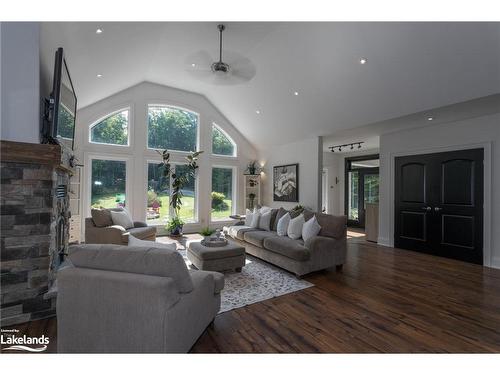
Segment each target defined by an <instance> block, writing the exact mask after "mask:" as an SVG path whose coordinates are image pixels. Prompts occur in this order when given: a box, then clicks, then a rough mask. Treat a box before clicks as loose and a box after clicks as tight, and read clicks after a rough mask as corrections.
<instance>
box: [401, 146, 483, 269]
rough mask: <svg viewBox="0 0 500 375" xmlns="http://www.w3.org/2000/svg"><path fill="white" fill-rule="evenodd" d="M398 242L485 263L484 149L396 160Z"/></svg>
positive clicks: (434, 252) (430, 251) (412, 248)
mask: <svg viewBox="0 0 500 375" xmlns="http://www.w3.org/2000/svg"><path fill="white" fill-rule="evenodd" d="M395 166H396V171H395V216H394V217H395V218H396V220H395V228H394V229H395V231H394V233H395V237H394V244H395V246H396V247H400V248H404V249H409V250H416V251H421V252H426V253H431V254H434V255H440V256H445V257H450V258H455V259H460V260H464V261H468V262H473V263H478V264H482V263H483V243H482V242H483V150H482V149H474V150H463V151H452V152H443V153H435V154H425V155H412V156H404V157H399V158H396V160H395Z"/></svg>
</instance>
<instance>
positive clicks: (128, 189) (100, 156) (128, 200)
mask: <svg viewBox="0 0 500 375" xmlns="http://www.w3.org/2000/svg"><path fill="white" fill-rule="evenodd" d="M85 160H86V163H85V164H86V166H85V167H84V179H85V180H84V181H85V189H86V190H87V191H86V192H85V194H84V201H85V203H84V204H85V211H84V212H85V213H86V215H87V216H86V217H90V205H91V202H92V160H111V161H123V162H125V208H126V209H127V210H128V211H129V212H130V208H131V207H133V206H132V204H133V195H132V186H131V183H132V181H131V179H130V176H131V175H132V162H131V160H132V157H130V156H122V155H114V154H106V153H86V155H85Z"/></svg>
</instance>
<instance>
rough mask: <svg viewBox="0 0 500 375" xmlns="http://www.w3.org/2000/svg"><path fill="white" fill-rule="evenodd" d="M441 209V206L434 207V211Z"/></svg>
mask: <svg viewBox="0 0 500 375" xmlns="http://www.w3.org/2000/svg"><path fill="white" fill-rule="evenodd" d="M441 210H442V208H441V207H434V211H436V212H439V211H441Z"/></svg>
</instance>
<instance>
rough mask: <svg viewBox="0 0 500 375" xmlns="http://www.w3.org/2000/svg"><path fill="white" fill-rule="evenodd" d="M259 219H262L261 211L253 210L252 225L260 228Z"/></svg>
mask: <svg viewBox="0 0 500 375" xmlns="http://www.w3.org/2000/svg"><path fill="white" fill-rule="evenodd" d="M259 220H260V212H256V211H254V212H253V215H252V222H251V223H250V226H251V227H252V228H258V227H259Z"/></svg>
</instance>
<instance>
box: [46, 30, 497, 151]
mask: <svg viewBox="0 0 500 375" xmlns="http://www.w3.org/2000/svg"><path fill="white" fill-rule="evenodd" d="M225 24H226V26H227V30H226V32H225V34H224V48H225V49H228V50H230V51H233V52H234V53H235V54H239V55H242V56H244V57H246V58H248V59H250V60H251V62H252V63H253V64H254V65H255V68H256V74H255V77H254V78H253V79H252V80H251V81H249V82H246V83H243V84H241V85H233V86H220V85H212V84H209V83H207V82H203V81H199V80H197V79H196V78H194V77H193V76H192V75H190V74H189V72H188V67H187V66H186V65H187V63H188V61H187V60H186V59H188V58H189V56H192V55H193V54H195V53H196V52H198V51H201V50H206V51H208V52H209V53H211V54H212V55H214V56H215V55H216V54H217V48H218V40H217V38H218V31H217V28H216V25H217V23H215V22H214V23H201V22H198V23H172V22H170V23H168V22H164V23H123V22H122V23H89V22H81V23H55V22H54V23H43V24H42V28H41V65H42V72H45V74H46V75H51V71H52V65H53V54H54V52H55V49H56V48H57V47H59V46H62V47H64V48H65V54H66V59H67V61H68V65H69V69H70V72H71V75H72V79H73V83H74V86H75V90H76V92H77V96H78V101H79V107H80V108H82V107H85V106H87V105H89V104H92V103H94V102H96V101H98V100H100V99H103V98H105V97H107V96H109V95H112V94H114V93H116V92H118V91H120V90H122V89H125V88H127V87H130V86H132V85H134V84H137V83H139V82H142V81H151V82H155V83H159V84H164V85H168V86H173V87H177V88H181V89H184V90H189V91H194V92H197V93H201V94H203V95H205V96H206V97H207V98H208V99H209V100H210V101H211V102H212V103H213V104H214V105H216V106H217V107H218V108H219V110H220V111H221V112H222V113H223V114H224V115H225V116H226V117H227V118H228V120H229V121H231V122H232V123H233V124H234V125H235V126H236V127H237V128H238V130H239V131H240V132H241V133H242V134H243V135H244V136H245V137H247V139H248V140H249V141H250V142H251V143H252V144H254V146H256V147H257V148H258V149H265V148H267V147H270V146H271V145H275V144H284V143H288V142H291V141H296V140H299V139H302V138H309V137H312V136H320V135H323V136H325V135H331V134H334V133H336V132H338V131H341V130H342V131H345V130H346V129H352V128H354V127H359V126H363V125H366V124H370V123H375V122H380V121H383V120H387V119H392V118H396V117H401V116H404V115H408V114H412V113H416V112H420V111H424V110H427V109H431V108H435V107H441V106H445V105H449V104H452V103H457V102H462V101H466V100H470V99H474V98H479V97H483V96H487V95H491V94H494V93H499V92H500V68H499V67H500V47H499V46H500V23H253V22H250V23H231V22H229V23H225ZM98 27H100V28H102V29H103V31H104V32H103V33H102V34H100V35H97V34H96V33H95V30H96V29H97V28H98ZM362 57H364V58H366V59H367V60H368V62H367V64H365V65H361V64H359V59H360V58H362ZM97 74H102V75H103V77H102V78H97V77H96V75H97ZM294 91H298V92H299V95H298V96H295V95H294V94H293V93H294ZM256 110H259V111H260V115H258V114H256Z"/></svg>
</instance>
